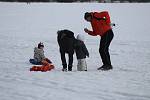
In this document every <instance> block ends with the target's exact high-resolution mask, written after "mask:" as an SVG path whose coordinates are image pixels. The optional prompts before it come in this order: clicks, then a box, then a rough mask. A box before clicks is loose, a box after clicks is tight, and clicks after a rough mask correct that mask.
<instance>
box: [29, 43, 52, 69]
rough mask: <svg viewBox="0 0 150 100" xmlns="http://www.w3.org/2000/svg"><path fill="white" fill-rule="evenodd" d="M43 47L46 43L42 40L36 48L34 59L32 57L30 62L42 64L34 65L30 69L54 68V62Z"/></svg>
mask: <svg viewBox="0 0 150 100" xmlns="http://www.w3.org/2000/svg"><path fill="white" fill-rule="evenodd" d="M43 49H44V44H43V43H41V42H40V43H39V44H38V47H35V48H34V59H30V60H29V62H30V63H32V64H34V65H41V66H33V67H32V68H30V71H48V70H51V69H54V65H53V64H52V62H51V61H50V60H49V59H48V58H46V57H45V55H44V50H43Z"/></svg>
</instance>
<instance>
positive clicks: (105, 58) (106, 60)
mask: <svg viewBox="0 0 150 100" xmlns="http://www.w3.org/2000/svg"><path fill="white" fill-rule="evenodd" d="M113 37H114V33H113V31H112V29H111V30H109V31H107V32H106V34H105V35H104V36H102V37H101V41H100V48H99V53H100V56H101V58H102V62H103V64H104V65H111V60H110V55H109V45H110V43H111V41H112V39H113Z"/></svg>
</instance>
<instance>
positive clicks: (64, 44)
mask: <svg viewBox="0 0 150 100" xmlns="http://www.w3.org/2000/svg"><path fill="white" fill-rule="evenodd" d="M74 40H75V37H74V33H73V32H72V31H70V30H60V31H58V32H57V41H58V44H59V50H60V54H61V61H62V65H63V69H62V71H67V62H66V58H65V54H66V53H67V54H68V56H69V64H68V71H72V64H73V54H74Z"/></svg>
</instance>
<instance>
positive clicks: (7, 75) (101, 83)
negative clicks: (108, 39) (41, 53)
mask: <svg viewBox="0 0 150 100" xmlns="http://www.w3.org/2000/svg"><path fill="white" fill-rule="evenodd" d="M149 9H150V4H149V3H147V4H141V3H140V4H138V3H137V4H98V3H82V4H81V3H72V4H59V3H43V4H42V3H31V4H26V3H0V100H150V22H149V18H150V13H149ZM103 10H108V11H109V12H110V16H111V20H112V22H114V23H116V24H117V26H116V27H114V28H113V31H114V34H115V37H114V40H113V42H112V44H111V47H110V54H111V59H112V63H113V67H114V69H113V70H111V71H103V72H100V71H97V70H96V69H97V68H98V67H100V66H101V65H102V63H101V59H100V56H99V53H98V48H99V37H98V36H97V37H92V36H89V35H87V34H86V33H84V31H83V29H84V28H85V27H87V28H91V26H90V24H89V23H87V22H86V21H84V19H83V15H84V13H85V12H87V11H103ZM59 29H70V30H72V31H73V32H74V33H75V34H76V35H77V34H78V33H83V34H84V35H85V37H86V45H87V48H88V49H89V53H90V58H88V59H87V64H88V71H87V72H78V71H76V65H77V61H76V57H75V56H74V67H73V72H62V71H61V68H62V66H61V60H60V54H59V49H58V44H57V41H56V32H57V30H59ZM40 41H41V42H44V44H45V49H44V50H45V55H46V56H47V57H48V58H50V59H51V60H52V61H53V63H54V65H55V67H56V69H55V70H53V71H51V72H30V71H29V68H30V67H31V66H32V65H31V64H30V63H29V62H28V60H29V58H32V56H33V48H34V47H35V46H36V45H37V43H38V42H40Z"/></svg>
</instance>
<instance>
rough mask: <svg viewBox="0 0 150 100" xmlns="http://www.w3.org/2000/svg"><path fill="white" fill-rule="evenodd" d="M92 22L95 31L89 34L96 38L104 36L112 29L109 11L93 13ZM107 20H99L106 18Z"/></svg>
mask: <svg viewBox="0 0 150 100" xmlns="http://www.w3.org/2000/svg"><path fill="white" fill-rule="evenodd" d="M91 14H92V21H91V25H92V28H93V31H89V32H88V34H90V35H93V36H96V35H100V36H103V35H104V34H105V33H106V32H107V31H108V30H110V29H111V26H110V23H111V21H110V17H109V14H108V12H107V11H103V12H100V13H98V12H92V13H91ZM104 17H105V19H106V20H99V19H102V18H104Z"/></svg>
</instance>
